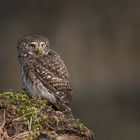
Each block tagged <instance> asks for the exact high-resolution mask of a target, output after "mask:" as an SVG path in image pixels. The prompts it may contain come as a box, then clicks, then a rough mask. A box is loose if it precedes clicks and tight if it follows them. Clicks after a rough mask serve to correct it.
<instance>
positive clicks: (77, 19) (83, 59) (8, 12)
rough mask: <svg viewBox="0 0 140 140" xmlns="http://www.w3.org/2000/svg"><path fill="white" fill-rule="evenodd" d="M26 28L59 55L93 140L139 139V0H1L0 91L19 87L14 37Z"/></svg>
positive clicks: (77, 109)
mask: <svg viewBox="0 0 140 140" xmlns="http://www.w3.org/2000/svg"><path fill="white" fill-rule="evenodd" d="M29 33H40V34H42V35H46V36H47V37H48V38H49V40H50V43H51V48H52V49H54V50H55V51H57V52H58V53H59V54H60V55H61V57H62V59H63V60H64V62H65V63H66V65H67V68H68V70H69V72H70V76H71V83H72V87H73V89H74V94H73V112H74V114H75V116H76V117H79V118H80V119H81V120H82V121H83V122H84V123H85V124H86V125H87V126H88V127H89V128H91V129H92V130H93V131H94V132H95V135H96V139H97V140H118V139H119V140H140V1H139V0H133V1H132V0H96V1H95V0H9V1H7V0H3V1H2V0H1V1H0V90H21V89H22V87H23V86H22V83H21V80H20V73H19V64H18V61H17V53H16V40H17V38H19V37H20V36H22V35H24V34H29Z"/></svg>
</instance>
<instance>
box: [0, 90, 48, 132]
mask: <svg viewBox="0 0 140 140" xmlns="http://www.w3.org/2000/svg"><path fill="white" fill-rule="evenodd" d="M0 96H1V97H4V98H5V100H6V99H8V100H9V99H11V100H12V101H13V104H11V105H10V107H11V108H14V109H15V110H16V116H15V117H16V118H24V125H25V127H27V129H31V130H32V131H41V130H42V127H41V124H42V123H43V122H44V121H47V119H48V118H47V116H45V117H44V116H43V114H42V109H43V108H44V107H45V106H46V105H50V103H49V102H48V100H46V99H40V98H37V97H32V98H31V97H30V96H29V95H28V94H27V93H26V92H22V93H19V92H15V93H13V92H5V93H0ZM17 104H18V106H17ZM8 107H9V105H8V104H7V105H6V104H3V103H0V108H8Z"/></svg>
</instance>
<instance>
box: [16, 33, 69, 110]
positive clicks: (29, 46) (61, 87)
mask: <svg viewBox="0 0 140 140" xmlns="http://www.w3.org/2000/svg"><path fill="white" fill-rule="evenodd" d="M17 51H18V59H19V62H20V66H21V77H22V80H23V83H24V85H25V88H26V89H27V91H28V92H29V94H30V95H33V96H34V95H35V96H39V97H41V98H46V99H47V100H49V102H51V103H52V104H53V105H54V106H55V107H56V108H57V109H58V110H61V111H64V110H66V109H67V108H69V107H70V104H71V93H72V89H71V85H70V82H69V73H68V71H67V68H66V66H65V64H64V62H63V61H62V59H61V58H60V56H59V55H58V54H57V53H56V52H54V51H53V50H51V49H50V48H49V41H48V39H47V38H46V37H44V36H41V35H27V36H24V37H23V38H21V39H19V40H18V42H17Z"/></svg>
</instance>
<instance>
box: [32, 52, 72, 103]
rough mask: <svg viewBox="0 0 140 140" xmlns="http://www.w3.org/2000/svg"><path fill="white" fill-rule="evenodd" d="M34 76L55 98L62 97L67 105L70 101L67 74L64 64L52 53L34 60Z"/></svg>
mask: <svg viewBox="0 0 140 140" xmlns="http://www.w3.org/2000/svg"><path fill="white" fill-rule="evenodd" d="M36 61H37V63H36V64H35V66H34V67H35V74H36V75H37V77H38V78H39V79H40V81H41V82H42V83H43V85H44V86H45V87H46V88H48V89H49V90H50V91H51V92H52V93H53V94H54V95H55V96H57V97H58V98H61V97H63V98H64V100H65V101H66V102H67V104H70V101H71V91H72V90H71V86H70V82H69V74H68V71H67V69H66V66H65V64H64V62H63V61H62V60H61V58H60V56H59V55H58V54H56V53H55V52H54V51H50V52H49V53H48V54H47V55H44V56H42V57H38V58H36Z"/></svg>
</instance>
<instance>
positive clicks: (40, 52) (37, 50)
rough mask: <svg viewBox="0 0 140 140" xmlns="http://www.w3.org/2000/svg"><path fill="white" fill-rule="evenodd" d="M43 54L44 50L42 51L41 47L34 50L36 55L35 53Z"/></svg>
mask: <svg viewBox="0 0 140 140" xmlns="http://www.w3.org/2000/svg"><path fill="white" fill-rule="evenodd" d="M43 52H44V50H43V48H42V47H38V48H37V49H36V53H37V54H42V53H43Z"/></svg>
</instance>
